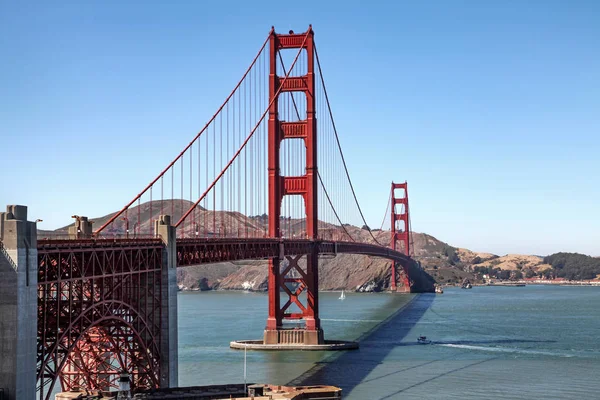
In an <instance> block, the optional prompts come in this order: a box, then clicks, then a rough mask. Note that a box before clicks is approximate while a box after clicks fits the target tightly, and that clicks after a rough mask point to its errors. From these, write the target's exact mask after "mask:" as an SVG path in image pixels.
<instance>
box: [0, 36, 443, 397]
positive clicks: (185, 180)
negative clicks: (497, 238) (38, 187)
mask: <svg viewBox="0 0 600 400" xmlns="http://www.w3.org/2000/svg"><path fill="white" fill-rule="evenodd" d="M387 206H388V208H387V210H386V211H385V214H386V215H387V216H389V218H390V221H391V232H392V233H391V237H390V236H389V235H386V234H385V233H384V232H381V230H377V231H372V230H371V229H370V228H369V226H368V224H367V222H366V220H365V218H364V214H363V211H362V209H361V206H360V204H359V202H358V197H357V195H356V192H355V188H354V185H353V183H352V180H351V179H350V174H349V172H348V168H347V165H346V160H345V158H344V153H343V151H342V147H341V144H340V139H339V135H338V131H337V128H336V124H335V121H334V118H333V111H332V107H331V104H330V102H329V96H328V93H327V89H326V86H325V78H324V76H323V71H322V68H321V62H320V60H319V55H318V52H317V47H316V45H315V41H314V32H313V30H312V27H309V28H308V30H307V31H306V32H303V33H294V32H292V31H290V32H289V33H288V34H279V33H276V32H275V30H274V29H272V30H271V31H270V33H269V35H268V36H267V38H266V40H265V41H264V43H263V44H262V46H261V47H260V49H259V51H258V53H257V54H256V56H255V57H254V59H253V60H252V62H251V64H250V66H249V67H248V69H247V70H246V71H245V73H244V74H243V76H242V78H241V79H240V80H239V82H238V83H237V84H236V85H235V87H234V89H233V90H232V91H231V93H230V94H229V95H228V96H227V98H226V99H225V101H224V102H223V104H222V105H221V106H220V107H219V108H218V110H217V111H216V112H215V114H214V115H213V116H212V117H211V118H210V120H209V121H208V122H207V123H206V125H205V126H204V127H203V128H202V129H201V130H200V132H198V134H197V135H196V136H195V137H194V138H193V139H192V141H191V142H189V143H188V144H187V145H186V146H185V147H184V149H183V150H182V151H181V152H180V153H179V154H178V155H177V156H176V157H175V158H174V159H173V161H172V162H170V163H169V164H168V165H167V166H166V167H165V168H164V169H163V170H162V171H161V172H160V174H158V175H157V176H156V178H154V179H153V180H152V181H151V182H150V183H149V184H148V185H146V186H145V187H144V188H143V190H142V191H141V192H139V194H137V195H136V196H135V197H133V199H132V200H131V201H129V202H128V203H127V204H126V205H125V206H124V207H123V208H122V209H121V210H120V211H119V212H117V213H115V214H113V215H112V216H110V217H109V218H108V219H107V220H106V221H103V223H102V224H98V225H100V226H99V227H98V228H97V229H96V230H95V231H94V230H93V229H92V223H91V222H90V221H88V220H87V218H85V217H78V216H74V217H76V219H77V222H76V224H75V225H74V226H73V227H72V230H71V234H70V235H69V237H53V236H50V237H48V238H37V236H36V234H35V224H34V223H31V222H27V215H26V213H27V210H26V208H25V207H22V206H11V207H9V208H8V210H7V212H6V213H3V214H2V218H1V220H2V222H1V225H0V228H1V229H0V234H1V235H2V236H1V239H2V241H1V242H0V244H1V245H2V246H1V248H2V249H3V253H0V265H3V264H2V261H3V260H5V261H7V262H8V261H11V263H12V264H11V265H10V266H9V267H10V268H11V270H9V269H7V268H8V267H6V268H5V267H4V266H3V267H2V268H3V269H2V274H3V276H4V275H6V274H7V273H14V274H16V275H15V276H16V278H15V281H18V280H19V279H21V278H20V277H22V276H25V277H26V282H25V283H26V287H25V289H24V291H23V293H25V294H23V293H21V292H18V293H17V292H15V294H14V296H15V297H16V298H19V299H21V298H22V300H23V301H22V303H23V304H26V306H25V307H29V310H30V312H31V314H33V315H31V317H32V319H37V324H36V327H37V329H36V330H35V342H36V343H37V346H36V347H35V348H36V355H34V356H33V357H32V359H31V360H29V361H28V362H27V363H26V365H30V366H31V368H32V370H34V371H37V372H36V376H35V380H36V381H37V387H35V385H34V387H33V388H31V387H27V383H23V382H21V381H19V380H18V379H17V378H15V382H17V383H15V387H16V389H15V390H14V392H15V393H17V397H18V398H27V397H28V393H30V392H31V390H33V393H35V391H36V390H37V394H36V397H39V399H49V398H50V395H51V392H52V391H53V389H54V388H55V387H56V385H57V383H60V385H61V386H62V388H63V389H64V390H69V389H71V388H74V387H85V388H88V389H90V390H94V389H103V390H106V389H107V388H110V387H116V386H117V381H118V378H119V374H120V373H121V372H122V371H127V372H128V373H129V374H130V375H131V378H132V386H133V387H134V388H157V387H174V386H177V296H176V294H177V282H176V273H175V271H176V268H177V267H186V266H192V265H201V264H206V263H216V262H223V261H232V260H252V259H265V260H268V269H269V275H268V296H269V303H268V318H267V321H266V327H265V331H264V332H263V343H264V344H265V345H277V346H283V347H285V345H286V344H289V343H292V342H294V343H298V341H299V342H300V343H301V344H302V345H305V346H307V347H310V346H318V345H322V344H324V343H326V341H325V335H324V333H323V330H322V329H321V324H320V319H319V293H318V283H319V275H318V272H319V271H318V265H319V262H318V260H319V257H322V256H328V257H330V256H334V255H337V254H344V253H350V254H363V255H368V256H373V257H383V258H386V259H389V260H390V261H391V267H390V268H391V272H390V276H391V278H390V288H391V290H393V291H402V292H411V291H432V290H433V284H432V281H431V280H428V279H426V274H425V273H424V272H423V271H422V270H421V269H420V268H419V266H418V264H417V263H416V262H415V261H414V260H413V259H412V257H411V256H412V253H411V236H410V226H409V225H410V220H409V212H408V188H407V184H406V183H400V184H398V183H392V186H391V192H390V198H389V200H388V204H387ZM388 212H389V213H388ZM357 216H360V221H361V222H362V223H363V228H359V227H357V226H354V225H352V224H350V221H354V220H355V218H356V217H357ZM384 221H385V219H384ZM132 231H133V232H132ZM2 257H4V259H3V258H2ZM15 260H16V261H15ZM7 265H8V264H7ZM10 271H12V272H10ZM19 296H21V297H19ZM281 297H283V299H282V298H281ZM26 299H29V300H28V302H27V301H25V300H26ZM27 305H28V306H27ZM288 320H299V321H302V322H303V327H302V329H301V330H300V333H301V334H300V335H299V334H298V331H297V330H295V331H294V332H293V337H292V334H291V333H290V332H289V329H286V328H285V326H284V321H288ZM22 323H23V324H24V323H25V322H22ZM17 325H18V324H17ZM32 332H33V331H32ZM31 334H33V333H31ZM24 337H25V336H24ZM19 340H21V339H16V341H17V344H18V342H19ZM23 340H25V339H23ZM18 347H19V346H17V345H16V348H18ZM26 365H25V366H21V367H22V368H23V369H24V370H25V369H26ZM17 373H18V372H17ZM18 393H21V394H22V396H19V395H18ZM9 398H11V397H9Z"/></svg>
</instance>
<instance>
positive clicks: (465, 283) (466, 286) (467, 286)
mask: <svg viewBox="0 0 600 400" xmlns="http://www.w3.org/2000/svg"><path fill="white" fill-rule="evenodd" d="M460 287H461V288H462V289H472V288H473V285H471V281H469V280H468V279H467V278H465V280H464V281H463V282H462V285H461V286H460Z"/></svg>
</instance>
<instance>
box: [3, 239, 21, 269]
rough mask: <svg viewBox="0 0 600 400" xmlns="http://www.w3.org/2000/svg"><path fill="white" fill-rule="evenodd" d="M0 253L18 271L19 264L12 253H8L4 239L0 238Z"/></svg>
mask: <svg viewBox="0 0 600 400" xmlns="http://www.w3.org/2000/svg"><path fill="white" fill-rule="evenodd" d="M0 253H2V255H3V256H4V257H5V258H6V260H7V261H8V263H9V264H10V265H11V267H12V268H13V269H14V270H15V271H16V270H17V264H16V263H15V262H14V261H13V259H12V257H11V256H10V254H8V250H7V249H6V247H5V246H4V243H3V242H2V240H0Z"/></svg>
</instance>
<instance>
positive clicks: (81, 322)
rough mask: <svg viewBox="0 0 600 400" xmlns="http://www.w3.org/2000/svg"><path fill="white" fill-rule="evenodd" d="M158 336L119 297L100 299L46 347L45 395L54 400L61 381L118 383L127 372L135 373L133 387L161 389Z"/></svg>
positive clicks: (93, 385)
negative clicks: (55, 389) (54, 394)
mask: <svg viewBox="0 0 600 400" xmlns="http://www.w3.org/2000/svg"><path fill="white" fill-rule="evenodd" d="M119 314H120V315H121V316H119ZM90 321H93V322H91V323H90ZM86 323H89V325H87V324H86ZM136 325H137V326H136ZM79 327H83V328H82V329H79ZM158 332H159V333H160V330H158ZM115 338H118V339H119V340H116V339H115ZM159 339H160V338H156V337H155V335H154V334H153V329H152V327H151V326H150V324H149V323H148V321H147V320H146V318H144V315H142V313H140V312H138V310H137V309H136V307H134V306H132V305H130V304H127V303H125V302H123V301H119V300H105V301H100V302H98V303H95V304H94V305H93V306H91V307H89V308H88V309H86V310H85V312H83V313H82V314H80V315H79V316H78V317H77V318H75V319H73V320H72V321H71V323H70V324H69V326H67V327H66V329H65V330H64V331H63V332H62V333H61V335H60V336H59V337H58V339H57V340H56V341H55V342H54V343H53V345H52V346H49V347H48V348H46V349H45V357H43V359H41V364H40V366H39V371H38V374H39V376H38V380H39V381H40V382H41V383H42V387H41V388H40V390H44V392H41V393H40V398H45V399H48V400H49V399H50V398H51V393H52V391H53V390H54V387H55V385H56V382H57V381H60V383H61V385H62V388H63V390H70V389H72V388H74V387H86V388H87V389H91V390H100V389H101V390H107V389H108V388H111V387H112V388H116V387H118V386H117V383H116V382H117V379H118V375H119V374H120V373H121V372H122V371H127V372H128V373H129V374H130V377H131V382H132V387H145V388H156V387H158V386H159V380H160V349H159V347H158V343H159ZM144 367H145V368H144ZM117 368H118V369H117ZM46 390H47V391H46Z"/></svg>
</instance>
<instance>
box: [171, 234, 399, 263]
mask: <svg viewBox="0 0 600 400" xmlns="http://www.w3.org/2000/svg"><path fill="white" fill-rule="evenodd" d="M315 246H316V248H317V251H318V253H319V254H320V255H331V254H338V253H340V254H341V253H348V254H364V255H368V256H373V257H382V258H387V259H389V260H392V261H396V262H398V263H400V264H402V265H408V264H409V263H410V257H408V256H406V255H405V254H403V253H400V252H399V251H395V250H392V249H389V248H387V247H382V246H377V245H373V244H367V243H357V242H336V241H327V240H314V241H313V240H306V239H264V238H256V239H253V238H248V239H220V238H209V239H206V238H198V239H177V266H178V267H186V266H190V265H200V264H210V263H219V262H225V261H236V260H260V259H269V258H273V257H280V258H282V259H283V258H284V257H285V256H297V255H305V254H311V253H312V251H313V249H314V248H315Z"/></svg>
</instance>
